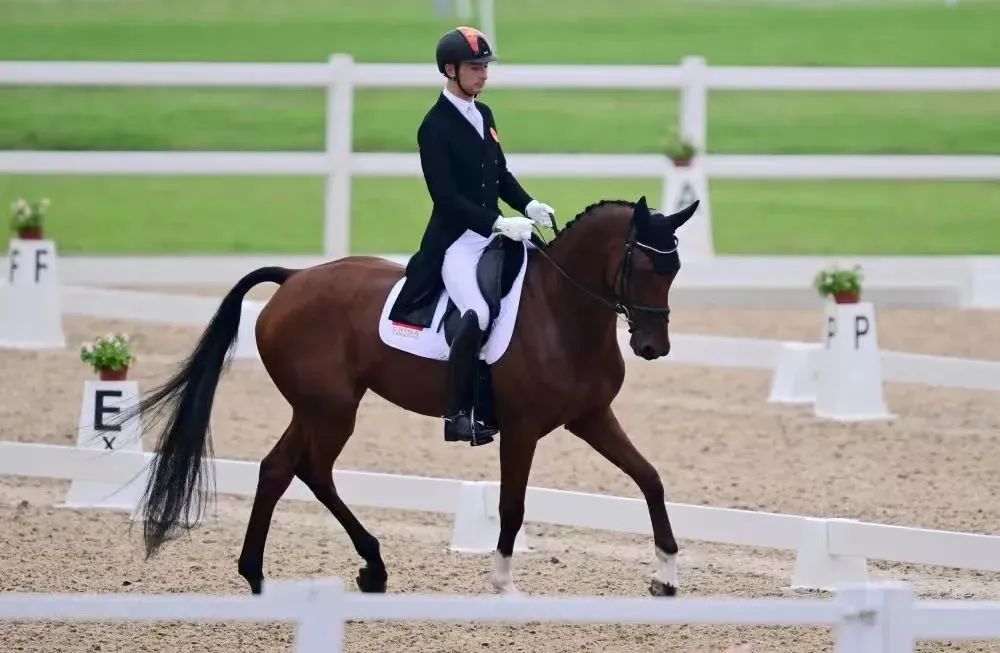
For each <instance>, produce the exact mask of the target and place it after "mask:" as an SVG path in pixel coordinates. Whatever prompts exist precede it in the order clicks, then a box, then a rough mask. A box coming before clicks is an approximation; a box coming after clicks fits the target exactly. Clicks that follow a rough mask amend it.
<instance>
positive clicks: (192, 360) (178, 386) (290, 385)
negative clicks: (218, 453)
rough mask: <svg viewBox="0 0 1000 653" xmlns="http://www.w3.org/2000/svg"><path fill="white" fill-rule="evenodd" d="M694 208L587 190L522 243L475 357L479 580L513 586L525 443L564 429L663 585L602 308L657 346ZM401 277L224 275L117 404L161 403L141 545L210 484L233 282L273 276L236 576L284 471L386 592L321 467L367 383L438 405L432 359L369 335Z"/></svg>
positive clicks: (663, 543)
mask: <svg viewBox="0 0 1000 653" xmlns="http://www.w3.org/2000/svg"><path fill="white" fill-rule="evenodd" d="M697 205H698V203H697V202H695V203H694V204H692V205H690V206H688V207H687V208H685V209H683V210H681V211H679V212H676V213H674V214H671V215H664V214H662V213H659V212H655V211H652V210H650V208H649V207H648V206H647V204H646V198H645V197H642V198H641V199H640V200H639V201H638V202H628V201H622V200H605V201H601V202H599V203H597V204H593V205H591V206H588V207H587V208H586V209H585V210H584V211H583V212H582V213H580V214H579V215H577V216H576V218H575V219H574V220H573V221H571V222H570V223H569V224H567V226H566V227H565V228H563V229H562V230H561V231H558V228H557V231H556V236H555V238H554V239H553V240H552V241H551V242H549V243H545V242H544V241H541V239H538V241H539V244H538V245H536V246H535V247H533V248H529V254H528V257H529V258H528V261H529V263H528V266H527V271H526V276H525V280H524V283H523V286H522V295H521V301H520V307H519V311H518V316H517V324H516V326H515V330H514V333H513V336H512V338H511V341H510V344H509V346H508V349H507V351H506V352H505V353H504V355H503V356H502V357H501V358H500V359H499V360H498V361H496V363H495V364H494V365H493V366H492V378H493V391H494V396H495V405H496V413H497V415H496V418H497V426H498V428H499V432H500V435H501V437H500V444H499V447H500V452H499V453H500V474H501V482H500V501H499V514H500V534H499V538H498V541H497V547H496V551H495V552H494V554H493V569H492V573H491V575H490V583H491V585H492V586H493V588H494V590H495V591H497V592H499V593H517V589H516V588H515V585H514V581H513V576H512V574H511V557H512V554H513V549H514V539H515V536H516V535H517V533H518V531H519V530H520V528H521V525H522V521H523V517H524V497H525V490H526V487H527V482H528V475H529V471H530V469H531V462H532V458H533V456H534V453H535V447H536V444H537V442H538V440H539V439H540V438H542V437H544V436H545V435H546V434H548V433H549V432H551V431H552V430H553V429H555V428H557V427H560V426H564V427H565V428H566V429H567V430H569V431H570V432H571V433H573V434H575V435H576V436H578V437H579V438H581V439H582V440H584V441H585V442H587V443H588V444H589V445H591V446H592V447H593V448H594V449H595V450H596V451H597V452H598V453H600V454H601V455H602V456H604V457H605V458H606V459H607V460H609V461H610V462H611V463H613V464H614V465H616V466H617V467H619V468H620V469H621V470H622V471H623V472H624V473H626V474H627V475H628V476H630V477H631V478H632V479H633V480H634V481H635V483H636V484H637V485H638V486H639V488H640V490H641V491H642V494H643V496H644V497H645V500H646V503H647V505H648V508H649V516H650V520H651V523H652V533H653V543H654V554H655V558H654V563H655V566H656V568H655V572H654V573H653V575H652V579H651V581H650V586H649V591H650V592H651V593H652V594H654V595H662V596H673V595H675V594H676V592H677V589H678V580H677V562H676V561H677V552H678V547H677V542H676V540H675V539H674V535H673V531H672V529H671V526H670V520H669V517H668V515H667V510H666V506H665V504H664V491H663V485H662V483H661V480H660V476H659V474H658V473H657V471H656V469H655V468H654V467H653V466H652V465H651V464H650V463H649V462H648V461H647V460H646V459H645V458H644V457H643V456H642V454H640V453H639V452H638V451H637V450H636V448H635V447H634V446H633V445H632V443H631V442H630V441H629V438H628V436H627V435H626V434H625V432H624V431H623V430H622V427H621V426H620V425H619V423H618V420H617V418H616V417H615V414H614V412H613V411H612V409H611V403H612V400H613V399H614V398H615V396H616V395H617V394H618V392H619V390H620V389H621V387H622V383H623V381H624V377H625V365H624V361H623V359H622V353H621V349H620V347H619V345H618V339H617V316H618V315H619V314H622V315H624V317H625V319H626V320H627V322H628V326H629V332H630V333H631V337H630V340H629V344H630V347H631V349H632V351H633V352H634V353H635V354H637V355H638V356H640V357H641V358H644V359H647V360H652V359H655V358H659V357H661V356H666V355H667V354H668V352H669V351H670V337H669V333H668V322H669V313H670V308H669V301H668V297H669V292H670V287H671V284H672V283H673V280H674V277H675V276H676V274H677V272H678V270H679V269H680V258H679V255H678V252H677V247H678V241H677V237H676V235H675V231H676V229H677V228H678V227H680V226H681V225H683V224H684V222H685V221H687V220H688V219H689V218H690V217H691V216H692V215H693V214H694V212H695V210H696V209H697ZM536 238H537V236H536ZM532 242H533V243H534V242H535V238H533V240H532ZM403 273H404V270H403V269H402V267H401V266H400V265H398V264H396V263H393V262H390V261H387V260H384V259H381V258H376V257H366V256H349V257H345V258H342V259H338V260H335V261H332V262H327V263H323V264H320V265H317V266H314V267H310V268H306V269H301V270H291V269H286V268H281V267H263V268H259V269H257V270H254V271H252V272H250V273H249V274H247V275H246V276H244V277H243V278H242V279H240V280H239V281H238V282H237V283H236V284H235V285H234V286H233V287H232V289H231V290H230V291H229V292H228V293H227V294H226V295H225V297H224V298H223V299H222V301H221V303H220V306H219V308H218V310H217V312H216V313H215V315H214V316H213V318H212V319H211V321H210V322H209V324H208V326H207V327H206V329H205V331H204V332H203V333H202V335H201V337H200V339H199V341H198V343H197V345H196V346H195V348H194V350H193V352H192V353H191V354H190V355H189V356H188V357H187V358H186V359H185V360H184V361H183V362H182V364H181V365H180V366H179V369H178V370H177V372H176V373H175V374H174V375H173V376H172V377H171V378H169V379H168V380H167V381H166V382H164V383H163V384H162V385H160V386H159V387H157V388H155V389H154V390H153V391H151V392H150V394H149V395H148V396H146V397H144V398H143V399H142V401H140V402H139V403H138V404H137V405H136V407H135V409H134V413H133V416H136V415H138V414H141V415H143V416H155V417H158V418H162V417H164V415H163V413H164V412H165V413H166V416H165V417H166V419H165V424H164V426H163V429H162V432H161V434H160V436H159V438H158V442H157V446H156V452H155V454H154V458H153V460H152V461H151V463H150V474H149V479H148V481H147V486H146V488H145V494H144V496H143V498H142V502H141V506H140V511H141V512H140V514H141V517H142V521H143V535H144V542H145V548H146V557H147V559H148V558H149V557H150V556H152V555H154V554H155V553H156V552H157V550H158V549H159V548H160V547H161V546H162V545H163V544H164V542H165V541H167V540H168V539H171V538H172V537H174V536H176V534H177V533H178V532H179V531H180V530H181V529H182V528H191V527H192V526H193V525H194V524H196V523H197V522H198V521H200V519H201V517H202V515H203V512H204V508H205V503H206V499H207V498H208V497H210V496H211V494H210V493H211V491H214V488H211V487H209V486H210V483H209V482H208V476H209V472H210V471H211V470H210V469H209V468H208V467H209V466H208V462H209V460H210V458H211V456H212V443H211V436H210V432H209V417H210V414H211V411H212V402H213V399H214V395H215V392H216V387H217V384H218V381H219V378H220V376H221V375H222V373H223V372H224V371H225V369H226V368H227V367H228V365H229V362H230V360H231V352H232V348H233V346H234V343H235V340H236V336H237V329H238V326H239V320H240V308H241V303H242V300H243V297H244V295H245V294H246V293H247V291H248V290H250V288H252V287H253V286H255V285H257V284H259V283H262V282H272V283H276V284H279V286H280V287H279V288H278V289H277V290H276V291H275V293H274V295H273V296H272V297H271V298H270V300H269V301H268V302H267V303H266V305H265V306H264V308H263V310H262V311H261V314H260V317H259V319H258V321H257V324H256V340H257V348H258V351H259V352H260V358H261V361H262V362H263V365H264V367H265V369H266V370H267V373H268V374H269V375H270V377H271V379H272V381H273V382H274V384H275V385H276V386H277V388H278V390H279V391H280V392H281V394H282V395H283V396H284V398H285V399H286V400H287V401H288V402H289V404H290V405H291V408H292V418H291V422H290V423H289V425H288V427H287V428H286V429H285V431H284V433H283V434H282V435H281V437H280V439H279V440H278V442H277V443H276V444H275V445H274V448H273V449H271V451H270V452H269V453H268V454H267V455H266V456H265V457H264V458H263V460H261V463H260V474H259V480H258V484H257V489H256V494H255V496H254V500H253V507H252V509H251V513H250V518H249V522H248V524H247V530H246V535H245V538H244V542H243V547H242V551H241V552H240V556H239V562H238V572H239V574H240V575H241V576H243V578H245V579H246V581H247V582H248V583H249V585H250V589H251V591H252V592H253V593H255V594H256V593H259V592H260V591H261V588H262V583H263V579H264V544H265V540H266V539H267V533H268V529H269V528H270V523H271V517H272V514H273V511H274V508H275V506H276V504H277V502H278V500H279V499H280V497H281V496H282V494H283V493H284V492H285V490H286V489H287V488H288V486H289V484H290V483H291V481H292V479H293V477H298V478H299V479H301V480H302V482H303V483H305V485H306V486H307V487H308V488H309V489H310V490H311V491H312V492H313V494H314V495H315V496H316V498H317V499H318V500H319V501H320V502H321V503H322V504H323V505H324V506H326V508H327V509H328V510H329V511H330V512H331V513H333V516H334V517H336V519H337V521H339V522H340V524H341V525H342V526H343V528H344V529H345V530H346V532H347V535H348V536H349V537H350V539H351V542H352V544H353V545H354V548H355V549H356V551H357V553H358V555H360V557H361V558H362V559H363V560H364V562H365V566H363V567H361V569H360V570H359V573H358V576H357V578H356V583H357V585H358V587H359V588H360V590H361V591H363V592H384V591H385V590H386V581H387V579H388V573H387V571H386V567H385V563H384V562H383V560H382V556H381V553H380V548H379V541H378V539H376V538H375V536H373V535H372V534H371V533H370V532H369V531H368V530H367V529H366V528H365V527H364V526H363V525H362V524H361V522H359V521H358V519H357V518H356V517H355V516H354V514H353V513H352V512H351V510H350V508H348V507H347V506H346V505H345V504H344V502H343V501H342V500H341V499H340V497H339V496H338V495H337V489H336V487H335V486H334V483H333V478H332V471H333V464H334V461H335V460H336V459H337V456H338V455H339V454H340V452H341V450H342V449H343V448H344V445H345V444H346V442H347V439H348V438H349V437H350V436H351V434H352V432H353V430H354V425H355V418H356V414H357V410H358V404H359V402H360V401H361V398H362V396H363V395H364V394H365V392H366V391H367V390H371V391H373V392H375V393H376V394H378V395H380V396H381V397H383V398H385V399H387V400H388V401H390V402H392V403H393V404H395V405H397V406H399V407H401V408H403V409H405V410H408V411H412V412H415V413H419V414H422V415H426V416H434V417H441V416H442V415H443V414H444V400H445V393H444V389H445V370H446V363H445V362H444V361H437V360H431V359H427V358H421V357H417V356H414V355H412V354H409V353H405V352H402V351H399V350H396V349H394V348H391V347H389V346H387V345H385V344H384V343H383V342H382V341H381V339H380V338H379V335H378V320H379V318H380V315H381V311H382V308H383V305H384V303H385V301H386V299H387V297H388V294H389V292H390V289H391V288H392V287H393V285H394V284H395V283H396V282H397V281H398V280H400V279H401V278H402V275H403ZM415 380H417V381H418V382H415ZM192 517H194V519H192Z"/></svg>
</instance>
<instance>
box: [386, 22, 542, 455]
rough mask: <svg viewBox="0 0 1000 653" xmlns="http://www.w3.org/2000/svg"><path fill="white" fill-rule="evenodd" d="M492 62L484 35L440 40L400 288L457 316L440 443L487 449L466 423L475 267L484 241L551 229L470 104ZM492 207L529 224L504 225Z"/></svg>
mask: <svg viewBox="0 0 1000 653" xmlns="http://www.w3.org/2000/svg"><path fill="white" fill-rule="evenodd" d="M496 60H497V58H496V56H495V55H494V54H493V48H492V47H491V46H490V43H489V41H487V39H486V36H485V35H483V33H482V32H480V31H479V30H477V29H474V28H471V27H458V28H455V29H453V30H451V31H449V32H447V33H446V34H445V35H444V36H442V37H441V39H440V40H439V41H438V44H437V66H438V70H439V71H440V72H441V74H442V75H444V76H445V77H446V78H447V79H448V81H447V83H446V85H445V88H444V90H443V91H442V92H441V94H440V96H439V97H438V99H437V102H436V103H435V104H434V106H432V107H431V109H430V110H429V111H428V112H427V114H426V116H425V117H424V120H423V122H422V123H421V125H420V128H419V130H418V132H417V143H418V145H419V148H420V164H421V167H422V169H423V174H424V181H425V182H426V184H427V190H428V191H429V192H430V196H431V200H432V201H433V210H432V212H431V217H430V223H429V224H428V225H427V228H426V230H425V231H424V235H423V238H422V239H421V242H420V250H419V251H418V252H417V253H416V254H415V255H414V257H413V258H411V259H410V262H409V264H408V265H407V272H406V274H407V278H408V279H409V278H411V276H412V278H413V279H419V280H422V283H421V282H419V281H418V282H417V283H416V286H415V287H413V288H411V289H410V290H409V293H411V295H410V296H416V295H420V294H423V293H427V292H428V291H429V290H432V289H433V290H437V289H439V288H440V283H443V284H444V287H445V289H446V290H447V292H448V295H449V297H450V298H451V300H452V301H453V302H454V303H455V306H456V307H458V310H459V313H460V314H461V316H462V319H461V322H460V326H459V328H458V330H457V331H456V333H455V336H454V339H453V340H452V346H451V351H450V354H449V358H448V385H447V389H446V394H447V396H446V399H445V401H446V406H445V414H444V418H445V429H444V431H445V440H446V441H468V442H471V443H472V444H473V445H477V444H485V443H486V442H490V441H491V440H492V436H491V435H490V434H489V433H486V434H483V435H481V437H477V434H476V432H475V428H476V427H475V425H474V424H473V423H472V420H471V418H470V412H471V411H470V409H471V408H472V387H473V384H474V382H475V378H476V375H475V372H476V362H477V360H478V358H479V350H480V347H481V344H482V343H481V340H482V336H483V332H484V331H485V329H486V327H487V322H488V319H489V308H488V306H487V304H486V301H485V300H484V299H483V297H482V294H481V293H480V291H479V285H478V283H477V280H476V264H477V263H478V261H479V257H480V256H481V255H482V252H483V249H484V248H485V247H486V245H487V243H488V242H489V241H490V239H491V237H494V236H495V237H501V236H506V237H507V238H511V239H514V240H517V241H524V240H528V239H530V238H531V230H532V224H533V223H537V224H539V225H541V226H545V227H551V226H552V218H551V216H553V215H554V214H555V211H554V210H553V208H552V207H551V206H549V205H547V204H543V203H541V202H539V201H537V200H534V199H532V198H531V196H529V195H528V193H526V192H525V190H524V189H523V188H522V187H521V185H520V184H519V183H518V181H517V179H515V178H514V175H512V174H511V173H510V171H509V170H508V169H507V161H506V158H505V157H504V153H503V150H502V148H501V147H500V136H499V134H498V132H497V127H496V122H495V121H494V119H493V112H492V111H491V110H490V108H489V107H488V106H487V105H485V104H483V103H482V102H477V101H476V97H477V96H478V95H479V93H480V92H481V91H482V90H483V87H484V86H485V85H486V78H487V67H488V65H489V62H491V61H496ZM498 199H502V200H503V201H504V203H506V204H507V205H509V206H510V207H512V208H513V209H515V210H516V211H518V212H520V213H522V214H523V215H526V216H527V218H524V217H520V216H518V217H504V216H503V215H502V214H501V213H500V210H499V208H498V206H497V200H498ZM421 285H423V286H424V288H420V287H419V286H421ZM425 296H426V295H425Z"/></svg>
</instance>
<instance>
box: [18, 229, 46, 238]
mask: <svg viewBox="0 0 1000 653" xmlns="http://www.w3.org/2000/svg"><path fill="white" fill-rule="evenodd" d="M17 237H18V238H20V239H21V240H41V239H42V228H41V227H28V228H26V229H18V230H17Z"/></svg>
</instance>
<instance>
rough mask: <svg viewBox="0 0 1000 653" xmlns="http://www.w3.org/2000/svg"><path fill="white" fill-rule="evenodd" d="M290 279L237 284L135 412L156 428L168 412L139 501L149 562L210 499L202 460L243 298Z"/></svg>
mask: <svg viewBox="0 0 1000 653" xmlns="http://www.w3.org/2000/svg"><path fill="white" fill-rule="evenodd" d="M292 274H293V271H292V270H287V269H285V268H279V267H266V268H260V269H257V270H254V271H253V272H251V273H250V274H248V275H246V276H245V277H243V278H242V279H240V280H239V281H238V282H237V283H236V285H235V286H233V288H232V290H230V291H229V293H228V294H227V295H226V296H225V297H224V298H223V299H222V303H221V305H220V306H219V310H217V311H216V313H215V316H213V317H212V321H211V322H209V324H208V327H207V328H206V329H205V331H204V333H202V335H201V339H200V340H199V341H198V345H197V346H196V347H195V349H194V351H193V352H192V353H191V355H190V356H189V357H188V358H187V360H185V361H184V362H183V363H182V365H181V367H180V369H179V370H178V371H177V372H176V373H175V374H174V376H173V377H171V378H170V379H169V380H168V381H167V382H165V383H164V384H163V385H161V386H159V387H158V388H156V389H155V390H153V391H152V392H151V393H150V394H149V395H148V396H147V397H145V398H144V399H143V400H142V401H141V402H140V403H139V405H138V406H137V407H136V409H135V411H134V412H133V414H136V413H138V414H140V415H142V416H147V417H152V418H153V423H155V422H156V421H158V420H159V418H160V417H162V413H163V412H164V411H169V414H168V416H167V420H166V425H165V427H164V429H163V432H162V434H161V435H160V438H159V440H158V442H157V446H156V448H157V453H156V455H155V457H154V458H153V461H152V467H151V469H150V473H149V481H148V484H147V486H146V493H145V495H144V496H143V506H142V514H143V520H144V525H143V536H144V539H145V543H146V557H147V558H149V557H150V556H152V555H154V554H155V553H156V552H157V550H158V549H159V548H160V546H162V545H163V543H164V542H165V541H166V540H168V539H170V538H172V537H174V536H175V535H176V532H177V529H178V522H180V521H181V520H182V518H183V521H184V524H183V527H184V528H188V529H189V528H191V527H192V526H193V525H194V524H196V523H197V522H198V521H200V520H201V518H202V517H203V516H204V510H205V504H206V500H207V499H208V497H209V496H210V493H209V482H208V478H207V472H208V471H209V470H208V469H207V467H208V465H207V464H206V462H205V458H206V457H208V458H211V457H212V455H213V454H212V438H211V434H210V433H209V417H210V415H211V413H212V402H213V401H214V399H215V389H216V386H217V385H218V383H219V378H220V377H221V376H222V373H223V372H224V371H225V369H226V368H227V367H228V366H229V362H230V360H231V357H230V356H229V353H230V350H231V349H232V346H233V344H234V343H235V341H236V334H237V330H238V328H239V324H240V308H241V305H242V302H243V296H244V295H246V293H247V291H249V290H250V289H251V288H253V287H254V286H255V285H257V284H258V283H262V282H265V281H271V282H274V283H277V284H281V283H282V282H284V281H285V280H286V279H287V278H288V277H289V276H291V275H292ZM213 489H214V488H213ZM192 514H193V515H194V517H195V519H194V520H193V521H192V520H191V517H192Z"/></svg>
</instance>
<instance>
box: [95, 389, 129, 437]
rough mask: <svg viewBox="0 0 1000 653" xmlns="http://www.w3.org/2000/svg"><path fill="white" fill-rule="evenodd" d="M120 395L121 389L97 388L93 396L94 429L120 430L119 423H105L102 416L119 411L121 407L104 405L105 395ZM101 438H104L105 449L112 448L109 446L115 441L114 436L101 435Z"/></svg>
mask: <svg viewBox="0 0 1000 653" xmlns="http://www.w3.org/2000/svg"><path fill="white" fill-rule="evenodd" d="M121 396H122V391H121V390H98V391H97V395H96V397H95V398H94V430H95V431H121V430H122V427H121V425H120V424H105V423H104V416H105V415H113V414H115V413H119V412H121V409H119V408H116V407H114V406H105V405H104V399H105V397H121ZM101 439H102V440H104V447H105V448H106V449H113V447H112V446H111V445H112V444H113V443H114V441H115V438H114V437H113V436H112V437H111V438H110V439H109V438H107V437H105V436H103V435H102V436H101Z"/></svg>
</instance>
